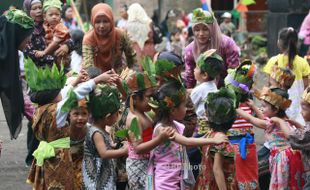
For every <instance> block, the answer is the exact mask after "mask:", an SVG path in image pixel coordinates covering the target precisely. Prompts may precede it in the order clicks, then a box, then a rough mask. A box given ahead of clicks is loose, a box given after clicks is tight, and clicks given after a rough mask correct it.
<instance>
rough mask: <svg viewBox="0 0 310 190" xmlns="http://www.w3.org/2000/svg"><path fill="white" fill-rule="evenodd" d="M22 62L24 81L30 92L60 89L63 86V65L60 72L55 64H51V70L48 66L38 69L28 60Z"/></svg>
mask: <svg viewBox="0 0 310 190" xmlns="http://www.w3.org/2000/svg"><path fill="white" fill-rule="evenodd" d="M24 61H25V74H26V80H27V82H28V85H29V87H30V90H31V91H33V92H37V91H44V90H55V89H62V88H63V87H64V86H65V83H66V80H67V77H66V75H65V73H64V68H63V65H61V68H60V70H59V69H58V68H57V66H56V64H53V66H52V68H50V67H48V66H45V67H41V68H38V67H37V66H36V65H35V63H34V62H33V61H32V60H31V59H30V58H28V59H25V60H24Z"/></svg>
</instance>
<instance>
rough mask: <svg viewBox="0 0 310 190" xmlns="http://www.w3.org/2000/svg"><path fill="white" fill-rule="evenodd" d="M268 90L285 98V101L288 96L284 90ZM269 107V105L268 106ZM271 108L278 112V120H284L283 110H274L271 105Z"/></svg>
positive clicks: (274, 108)
mask: <svg viewBox="0 0 310 190" xmlns="http://www.w3.org/2000/svg"><path fill="white" fill-rule="evenodd" d="M270 90H271V92H274V93H276V94H277V95H279V96H282V97H283V98H286V99H288V98H289V95H288V93H287V91H286V90H284V89H281V88H271V89H270ZM267 103H268V102H267ZM269 104H270V103H269ZM270 105H271V104H270ZM271 108H272V109H273V110H278V112H277V117H279V118H284V117H286V113H285V110H283V109H280V108H276V107H275V106H274V105H271Z"/></svg>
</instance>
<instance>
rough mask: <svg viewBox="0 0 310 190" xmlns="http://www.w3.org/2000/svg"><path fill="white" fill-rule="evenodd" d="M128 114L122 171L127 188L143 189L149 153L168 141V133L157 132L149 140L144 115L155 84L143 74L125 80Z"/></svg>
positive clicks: (148, 121)
mask: <svg viewBox="0 0 310 190" xmlns="http://www.w3.org/2000/svg"><path fill="white" fill-rule="evenodd" d="M126 82H127V85H128V91H129V92H128V102H127V105H129V112H128V115H127V118H126V128H127V134H126V135H125V136H127V137H128V140H129V147H128V158H127V160H126V171H127V174H128V180H129V181H128V182H129V188H130V189H145V185H146V183H145V179H146V170H147V165H148V162H149V157H150V151H151V150H152V149H153V148H155V147H156V146H158V145H159V144H160V143H162V141H164V140H166V139H168V137H169V132H170V133H171V132H172V130H168V129H166V130H161V131H160V133H159V135H158V136H157V138H154V139H152V133H153V121H152V119H151V118H150V117H149V116H148V115H147V114H146V112H149V111H150V110H151V107H150V106H149V104H148V103H149V101H150V97H151V96H152V95H153V91H154V89H153V87H155V81H154V80H152V79H151V78H150V77H149V76H148V75H147V74H146V73H141V72H135V73H133V74H132V75H131V76H129V78H128V79H127V81H126Z"/></svg>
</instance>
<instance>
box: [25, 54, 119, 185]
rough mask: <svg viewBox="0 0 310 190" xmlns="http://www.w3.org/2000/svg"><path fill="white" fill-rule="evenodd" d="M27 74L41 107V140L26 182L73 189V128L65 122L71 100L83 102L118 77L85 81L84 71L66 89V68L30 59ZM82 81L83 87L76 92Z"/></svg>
mask: <svg viewBox="0 0 310 190" xmlns="http://www.w3.org/2000/svg"><path fill="white" fill-rule="evenodd" d="M25 74H26V80H27V82H28V85H29V87H30V90H31V93H30V97H31V98H30V99H31V101H32V102H34V103H37V104H38V105H39V107H38V109H37V110H36V112H35V114H34V117H33V125H32V128H33V131H34V134H35V136H36V138H37V139H38V140H39V141H40V144H39V147H38V149H37V150H36V151H35V152H34V153H33V155H34V157H35V160H34V161H33V163H32V166H31V169H30V172H29V176H28V179H27V182H28V183H30V184H32V186H33V188H34V189H53V188H59V187H63V188H64V189H68V190H70V189H73V188H74V185H73V182H74V180H73V177H74V175H72V174H73V168H72V163H71V162H72V159H71V155H70V138H69V136H70V129H69V127H68V124H67V122H66V120H67V116H68V112H69V111H70V106H72V103H70V102H72V101H71V100H70V99H72V98H70V97H72V96H73V97H75V98H76V99H77V100H79V99H82V98H84V97H85V95H87V94H88V93H89V92H91V91H92V90H93V89H94V87H95V85H96V84H97V83H99V82H112V81H113V80H114V79H115V78H116V76H114V74H111V72H110V71H109V72H106V73H103V74H101V75H99V76H98V77H96V78H94V79H92V80H89V81H87V82H84V81H86V80H87V78H88V77H87V74H86V72H85V71H83V70H82V71H81V73H80V74H79V76H78V78H77V79H76V80H75V81H74V82H73V83H72V84H71V85H68V86H67V87H65V88H64V85H65V82H66V76H65V74H64V71H63V67H61V69H60V70H58V69H57V66H56V65H55V64H54V65H53V67H52V68H51V69H50V68H49V67H45V68H37V67H36V66H35V64H34V63H33V61H32V60H31V59H28V60H26V63H25ZM81 82H83V83H82V84H81V85H79V86H78V87H77V88H76V89H73V87H74V86H76V85H77V84H78V83H81ZM68 92H69V97H68ZM55 168H57V169H55Z"/></svg>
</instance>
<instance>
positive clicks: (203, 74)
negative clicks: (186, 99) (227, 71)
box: [191, 49, 224, 118]
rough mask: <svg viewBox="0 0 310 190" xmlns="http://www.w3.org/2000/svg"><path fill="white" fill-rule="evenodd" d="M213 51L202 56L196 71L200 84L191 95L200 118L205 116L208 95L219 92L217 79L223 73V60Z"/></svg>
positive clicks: (196, 77)
mask: <svg viewBox="0 0 310 190" xmlns="http://www.w3.org/2000/svg"><path fill="white" fill-rule="evenodd" d="M215 52H216V50H215V49H211V50H208V51H206V52H205V53H203V54H202V55H200V57H199V58H198V61H197V65H196V68H195V70H194V75H195V79H196V80H197V81H198V82H199V84H198V86H196V87H195V88H194V89H193V90H192V93H191V99H192V101H193V103H194V106H195V109H196V114H197V117H198V118H201V117H203V116H204V115H205V108H204V102H205V99H206V98H207V97H208V93H210V92H215V91H217V87H216V83H215V77H216V76H217V75H218V74H219V73H220V72H221V70H222V67H223V63H224V62H223V59H222V58H221V57H220V56H219V55H218V54H216V53H215Z"/></svg>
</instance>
